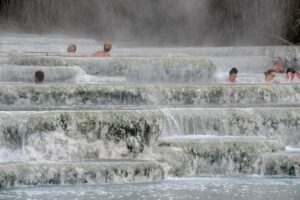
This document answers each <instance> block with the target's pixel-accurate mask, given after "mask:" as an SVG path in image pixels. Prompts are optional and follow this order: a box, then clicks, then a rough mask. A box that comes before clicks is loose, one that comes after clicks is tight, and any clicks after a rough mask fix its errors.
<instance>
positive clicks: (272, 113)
mask: <svg viewBox="0 0 300 200" xmlns="http://www.w3.org/2000/svg"><path fill="white" fill-rule="evenodd" d="M161 111H162V112H163V114H164V116H165V125H164V130H163V133H164V134H165V135H166V136H168V134H169V135H171V136H172V135H217V136H222V135H232V136H239V135H242V136H265V137H276V138H278V139H280V140H281V141H282V142H283V143H284V144H286V145H296V146H297V145H300V108H299V107H278V108H277V107H269V108H266V107H265V108H259V107H258V108H175V109H161Z"/></svg>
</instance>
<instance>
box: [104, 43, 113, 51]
mask: <svg viewBox="0 0 300 200" xmlns="http://www.w3.org/2000/svg"><path fill="white" fill-rule="evenodd" d="M111 48H112V45H111V43H110V42H105V43H104V45H103V50H104V51H105V52H106V53H108V52H110V50H111Z"/></svg>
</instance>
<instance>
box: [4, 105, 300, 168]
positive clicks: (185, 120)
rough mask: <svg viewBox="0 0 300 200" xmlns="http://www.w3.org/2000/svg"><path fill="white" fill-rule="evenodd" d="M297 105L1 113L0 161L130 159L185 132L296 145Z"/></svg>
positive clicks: (297, 130)
mask: <svg viewBox="0 0 300 200" xmlns="http://www.w3.org/2000/svg"><path fill="white" fill-rule="evenodd" d="M299 109H300V108H252V109H241V108H234V109H232V108H230V109H228V108H218V109H216V108H203V109H200V108H197V109H196V108H195V109H167V112H166V109H155V110H98V111H10V112H7V111H1V112H0V161H1V160H2V162H4V161H5V159H7V158H11V160H6V161H19V160H81V159H103V158H124V157H131V158H132V157H138V156H140V155H142V154H144V152H147V151H148V150H149V148H150V147H151V145H153V144H154V143H155V141H156V139H157V138H158V137H159V136H163V137H166V136H173V138H176V137H174V135H179V134H183V135H188V134H189V133H190V134H194V136H189V138H191V139H195V138H196V139H199V138H200V139H201V137H204V138H207V137H212V136H209V135H216V136H215V137H218V138H219V139H222V140H225V139H227V138H226V137H224V138H223V136H224V135H225V136H226V135H229V136H230V139H231V140H233V139H234V138H235V137H237V136H238V137H240V136H247V137H248V136H252V137H253V136H264V137H274V138H277V139H279V140H280V141H282V142H283V143H284V144H285V145H299V144H300V140H299V138H300V137H299V132H300V131H299V126H298V121H299V120H300V110H299ZM175 114H176V115H175ZM199 135H200V136H199ZM201 135H206V136H201ZM182 137H183V136H179V139H182ZM14 159H15V160H14Z"/></svg>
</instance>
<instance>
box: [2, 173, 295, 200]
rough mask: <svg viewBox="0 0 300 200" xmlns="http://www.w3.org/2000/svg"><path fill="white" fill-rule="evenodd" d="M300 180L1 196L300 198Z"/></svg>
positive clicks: (24, 191)
mask: <svg viewBox="0 0 300 200" xmlns="http://www.w3.org/2000/svg"><path fill="white" fill-rule="evenodd" d="M299 188H300V180H299V179H289V178H265V177H257V176H256V177H253V176H252V177H245V176H244V177H201V178H183V179H173V180H167V181H163V182H159V183H151V184H149V183H140V184H120V185H98V186H60V187H32V188H31V187H30V188H28V187H26V188H16V189H13V190H2V191H0V199H3V200H13V199H40V200H53V199H60V200H74V199H78V200H92V199H107V200H108V199H115V200H121V199H141V200H153V199H160V200H172V199H173V200H175V199H184V200H198V199H199V200H200V199H201V200H211V199H231V200H253V199H255V200H282V199H289V200H298V197H299V196H300V190H299Z"/></svg>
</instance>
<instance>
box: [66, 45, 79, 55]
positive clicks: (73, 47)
mask: <svg viewBox="0 0 300 200" xmlns="http://www.w3.org/2000/svg"><path fill="white" fill-rule="evenodd" d="M76 50H77V47H76V45H75V44H70V45H69V46H68V49H67V51H68V53H76Z"/></svg>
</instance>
